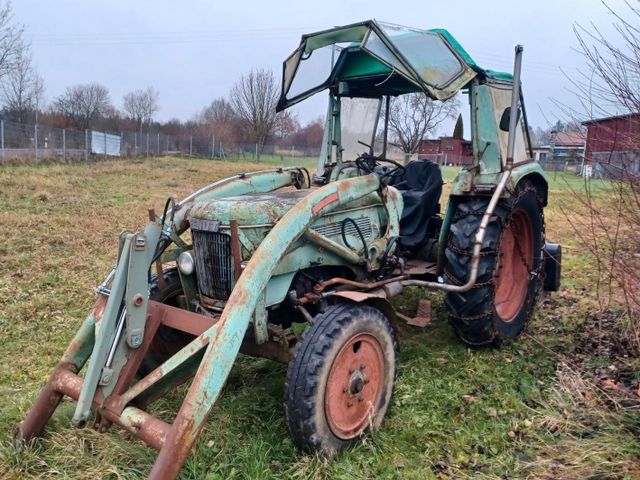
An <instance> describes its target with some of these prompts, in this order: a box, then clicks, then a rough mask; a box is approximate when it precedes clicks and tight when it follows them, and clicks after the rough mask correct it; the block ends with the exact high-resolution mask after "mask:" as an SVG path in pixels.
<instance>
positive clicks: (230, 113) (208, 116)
mask: <svg viewBox="0 0 640 480" xmlns="http://www.w3.org/2000/svg"><path fill="white" fill-rule="evenodd" d="M236 118H237V116H236V112H235V111H234V110H233V107H232V106H231V104H230V103H229V102H228V101H227V100H225V99H224V98H216V99H215V100H213V101H212V102H211V103H210V104H209V105H207V106H206V107H205V108H204V110H203V111H202V113H201V114H200V121H201V122H202V123H210V124H225V123H232V122H233V121H234V120H235V119H236Z"/></svg>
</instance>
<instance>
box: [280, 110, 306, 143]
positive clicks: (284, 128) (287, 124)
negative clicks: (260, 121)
mask: <svg viewBox="0 0 640 480" xmlns="http://www.w3.org/2000/svg"><path fill="white" fill-rule="evenodd" d="M298 130H300V121H299V120H298V116H297V115H296V114H295V113H292V112H291V111H290V110H285V111H284V112H282V113H281V114H280V115H278V117H277V119H276V126H275V128H274V133H275V135H276V137H278V138H279V139H280V140H285V139H287V138H289V137H290V136H291V135H293V134H294V133H296V132H297V131H298Z"/></svg>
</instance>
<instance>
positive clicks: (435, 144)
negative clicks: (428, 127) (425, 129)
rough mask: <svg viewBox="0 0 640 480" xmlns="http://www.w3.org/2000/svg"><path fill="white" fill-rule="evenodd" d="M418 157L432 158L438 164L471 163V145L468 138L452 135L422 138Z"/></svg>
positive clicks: (423, 158)
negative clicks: (430, 138)
mask: <svg viewBox="0 0 640 480" xmlns="http://www.w3.org/2000/svg"><path fill="white" fill-rule="evenodd" d="M418 158H419V159H421V160H432V161H434V162H436V163H438V164H439V165H471V164H472V163H473V147H472V145H471V142H470V141H469V140H463V139H461V138H454V137H440V138H438V139H433V140H422V141H421V142H420V147H419V148H418Z"/></svg>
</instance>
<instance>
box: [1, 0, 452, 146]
mask: <svg viewBox="0 0 640 480" xmlns="http://www.w3.org/2000/svg"><path fill="white" fill-rule="evenodd" d="M44 90H45V84H44V80H43V78H42V77H41V76H40V75H39V73H38V72H37V70H36V68H35V66H34V63H33V59H32V54H31V46H30V45H29V43H28V42H27V41H26V40H25V38H24V27H23V26H22V25H21V24H19V23H17V22H16V21H15V20H14V18H13V13H12V9H11V4H10V3H5V4H0V97H1V100H2V112H1V114H2V118H3V119H5V120H8V121H13V122H18V123H22V124H29V123H40V124H44V125H48V126H51V127H55V128H73V129H78V130H85V129H94V130H101V131H113V132H123V131H137V132H140V133H145V132H149V131H153V132H154V133H156V132H159V133H163V134H166V135H173V136H188V135H195V136H200V137H202V138H215V139H216V143H218V144H220V143H221V144H223V145H225V146H227V147H232V146H234V145H239V144H249V143H250V144H255V145H256V147H257V148H256V150H257V153H258V155H259V154H260V152H261V150H262V148H263V146H264V145H265V144H267V143H270V144H275V145H283V146H284V145H287V146H290V145H295V146H297V147H315V148H317V147H319V146H320V144H321V142H322V137H323V133H324V119H323V118H321V117H318V118H315V119H313V120H311V121H307V122H306V123H304V124H303V123H302V122H301V121H300V120H299V118H298V117H297V116H296V115H295V114H294V113H292V112H291V111H290V110H287V111H284V112H280V113H276V111H275V107H276V103H277V101H278V97H279V95H280V85H279V82H278V81H277V80H276V77H275V75H274V74H273V72H272V71H270V70H266V69H254V70H251V71H250V72H249V73H247V74H246V75H243V76H241V77H240V78H239V79H238V80H237V81H236V82H235V84H234V85H233V86H232V88H231V90H230V92H229V94H228V95H227V96H226V97H224V96H222V97H218V98H215V99H214V100H213V101H212V102H211V103H210V104H209V105H207V106H205V107H204V108H203V109H202V110H201V111H199V112H197V113H196V114H194V115H193V116H192V118H191V119H189V120H187V121H182V120H179V119H177V118H174V119H171V120H168V121H165V122H159V121H157V120H156V118H155V116H156V114H157V112H158V111H159V109H160V94H159V92H158V91H157V90H155V89H154V88H153V87H151V86H148V87H146V88H141V89H137V90H133V91H130V92H128V93H126V94H125V95H124V96H123V98H122V100H121V102H120V104H119V106H116V105H115V104H114V101H113V98H112V96H111V94H110V92H109V89H108V88H107V87H106V86H104V85H102V84H100V83H98V82H90V83H86V84H76V85H72V86H69V87H67V88H66V89H65V90H64V92H63V93H62V94H60V95H58V96H57V97H54V98H53V99H52V100H51V101H50V102H48V103H47V102H45V101H44ZM458 108H459V102H458V101H457V100H453V101H449V102H445V103H441V102H434V101H432V100H431V99H429V98H427V97H426V96H425V95H422V94H410V95H404V96H401V97H399V98H397V99H394V100H393V101H392V104H391V109H390V118H389V122H388V124H389V134H390V135H389V136H390V142H391V144H392V145H395V146H397V147H398V148H399V149H401V150H402V151H404V152H405V153H415V152H416V151H417V150H418V148H419V145H420V141H421V140H422V139H423V138H425V137H426V136H427V135H429V134H433V133H434V132H435V131H436V129H437V127H438V126H439V125H441V124H442V122H444V121H445V120H446V119H448V118H455V116H457V111H458ZM381 123H382V122H381Z"/></svg>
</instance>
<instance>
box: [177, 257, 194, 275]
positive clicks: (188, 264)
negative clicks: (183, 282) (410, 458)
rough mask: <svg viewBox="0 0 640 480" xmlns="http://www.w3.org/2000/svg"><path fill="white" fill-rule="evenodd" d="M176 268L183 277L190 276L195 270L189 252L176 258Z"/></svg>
mask: <svg viewBox="0 0 640 480" xmlns="http://www.w3.org/2000/svg"><path fill="white" fill-rule="evenodd" d="M178 268H179V269H180V271H181V272H182V273H183V274H184V275H191V274H192V273H193V271H194V270H195V269H196V262H195V260H194V259H193V255H191V252H182V253H181V254H180V255H179V256H178Z"/></svg>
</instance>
